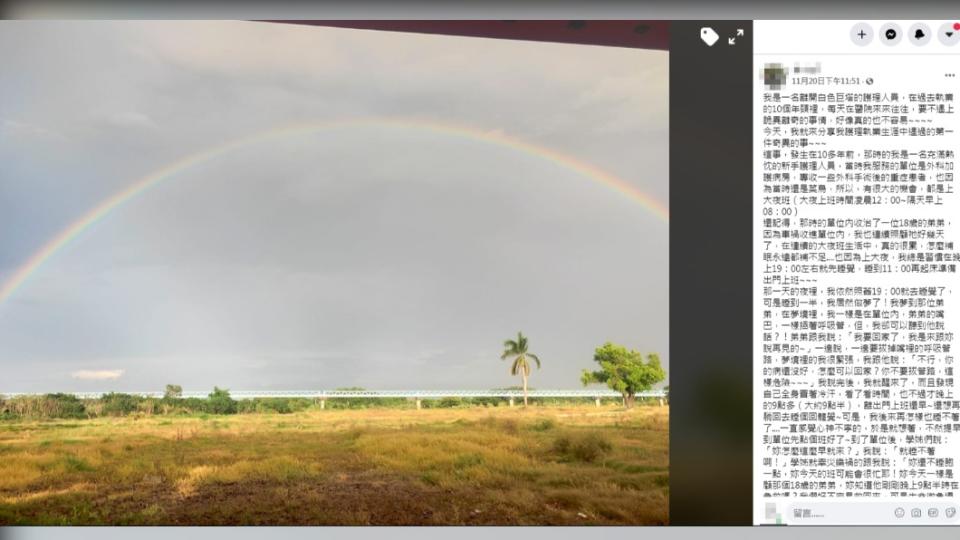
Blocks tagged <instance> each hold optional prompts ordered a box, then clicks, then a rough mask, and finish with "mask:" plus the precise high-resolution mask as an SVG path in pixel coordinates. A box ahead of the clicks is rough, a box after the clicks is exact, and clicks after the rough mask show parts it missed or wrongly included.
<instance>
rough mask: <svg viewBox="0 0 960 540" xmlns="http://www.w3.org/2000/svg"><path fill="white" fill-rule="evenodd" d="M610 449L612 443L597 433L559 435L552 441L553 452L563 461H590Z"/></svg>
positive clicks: (608, 451)
mask: <svg viewBox="0 0 960 540" xmlns="http://www.w3.org/2000/svg"><path fill="white" fill-rule="evenodd" d="M611 450H613V445H612V444H610V441H609V440H607V439H606V438H605V437H603V436H602V435H600V434H599V433H583V434H568V435H561V436H559V437H557V438H556V439H554V441H553V452H554V453H555V454H557V455H558V456H559V457H560V458H561V459H563V460H564V461H579V462H583V463H592V462H594V461H596V460H597V459H599V458H600V457H602V456H604V455H606V454H608V453H610V451H611Z"/></svg>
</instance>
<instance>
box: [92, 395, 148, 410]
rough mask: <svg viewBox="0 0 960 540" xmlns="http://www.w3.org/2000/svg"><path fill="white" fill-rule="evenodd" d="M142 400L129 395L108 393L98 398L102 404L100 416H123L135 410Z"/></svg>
mask: <svg viewBox="0 0 960 540" xmlns="http://www.w3.org/2000/svg"><path fill="white" fill-rule="evenodd" d="M142 400H143V398H140V397H138V396H132V395H130V394H119V393H116V392H110V393H109V394H104V395H102V396H100V402H101V403H102V404H103V408H102V410H101V412H102V414H104V415H110V416H123V415H125V414H129V413H132V412H134V411H136V410H137V405H139V404H140V401H142Z"/></svg>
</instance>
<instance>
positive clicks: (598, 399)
mask: <svg viewBox="0 0 960 540" xmlns="http://www.w3.org/2000/svg"><path fill="white" fill-rule="evenodd" d="M599 406H600V398H597V407H599Z"/></svg>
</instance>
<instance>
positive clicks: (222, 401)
mask: <svg viewBox="0 0 960 540" xmlns="http://www.w3.org/2000/svg"><path fill="white" fill-rule="evenodd" d="M206 410H207V412H209V413H211V414H236V413H237V402H236V400H234V399H233V398H232V397H230V391H229V390H226V389H221V388H217V387H216V386H214V387H213V392H210V395H208V396H207V402H206Z"/></svg>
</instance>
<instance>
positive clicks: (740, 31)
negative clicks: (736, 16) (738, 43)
mask: <svg viewBox="0 0 960 540" xmlns="http://www.w3.org/2000/svg"><path fill="white" fill-rule="evenodd" d="M737 35H738V36H742V35H743V28H737Z"/></svg>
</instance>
